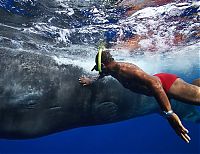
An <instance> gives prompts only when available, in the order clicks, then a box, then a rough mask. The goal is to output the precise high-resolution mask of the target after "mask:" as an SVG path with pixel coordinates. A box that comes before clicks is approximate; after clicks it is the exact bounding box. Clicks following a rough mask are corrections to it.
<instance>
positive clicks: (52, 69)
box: [0, 49, 200, 139]
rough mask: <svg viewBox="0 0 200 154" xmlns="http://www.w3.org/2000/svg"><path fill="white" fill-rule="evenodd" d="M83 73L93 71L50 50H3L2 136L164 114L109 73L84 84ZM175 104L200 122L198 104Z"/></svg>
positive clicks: (184, 115)
mask: <svg viewBox="0 0 200 154" xmlns="http://www.w3.org/2000/svg"><path fill="white" fill-rule="evenodd" d="M83 75H90V74H89V73H88V72H87V71H85V70H84V69H83V68H82V67H81V66H76V65H72V64H67V65H64V64H58V63H57V62H56V61H55V59H54V58H52V56H49V55H45V54H39V53H31V52H27V51H14V50H8V49H2V50H0V138H3V139H31V138H38V137H42V136H46V135H50V134H54V133H58V132H62V131H66V130H70V129H73V128H80V127H88V126H94V125H103V124H108V123H114V122H120V121H124V120H128V119H131V118H137V117H140V116H145V115H149V114H155V113H157V114H158V115H161V111H160V108H159V106H158V104H157V102H156V100H155V99H154V98H153V97H147V96H145V95H140V94H136V93H133V92H131V91H129V90H127V89H125V88H124V87H123V86H122V85H121V84H120V83H119V82H118V81H117V80H115V79H114V78H112V77H110V76H108V77H105V78H103V79H100V80H97V81H96V82H95V83H94V84H92V85H91V86H87V87H83V86H82V85H81V84H80V83H79V82H78V79H79V77H80V76H83ZM172 108H173V110H174V111H175V112H176V113H177V114H178V115H179V116H180V118H181V119H183V120H186V121H190V122H194V123H199V122H200V112H199V111H198V108H197V107H195V106H193V105H188V104H184V103H181V102H176V101H173V100H172ZM161 118H162V117H161Z"/></svg>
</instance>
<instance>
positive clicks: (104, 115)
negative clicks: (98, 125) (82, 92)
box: [94, 102, 118, 122]
mask: <svg viewBox="0 0 200 154" xmlns="http://www.w3.org/2000/svg"><path fill="white" fill-rule="evenodd" d="M117 112H118V106H117V105H116V104H115V103H113V102H102V103H100V104H98V105H97V106H95V110H94V118H95V121H96V122H111V121H114V120H115V119H116V118H117Z"/></svg>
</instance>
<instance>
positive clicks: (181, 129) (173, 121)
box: [167, 113, 191, 143]
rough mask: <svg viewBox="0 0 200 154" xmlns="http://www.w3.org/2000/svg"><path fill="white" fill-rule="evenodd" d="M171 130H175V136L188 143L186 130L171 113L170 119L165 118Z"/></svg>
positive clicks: (188, 138)
mask: <svg viewBox="0 0 200 154" xmlns="http://www.w3.org/2000/svg"><path fill="white" fill-rule="evenodd" d="M167 120H168V121H169V123H170V125H171V126H172V128H173V129H174V130H175V132H176V134H177V135H179V136H180V137H181V138H182V139H183V140H184V141H185V142H187V143H189V142H190V140H191V139H190V137H189V135H188V133H189V132H188V130H187V129H186V128H185V127H184V126H183V125H182V123H181V120H180V119H179V117H178V116H177V115H176V114H175V113H173V114H172V115H171V116H170V117H168V118H167Z"/></svg>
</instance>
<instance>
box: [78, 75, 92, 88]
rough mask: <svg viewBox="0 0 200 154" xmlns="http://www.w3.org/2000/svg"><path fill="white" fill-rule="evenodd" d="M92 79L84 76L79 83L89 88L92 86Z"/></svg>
mask: <svg viewBox="0 0 200 154" xmlns="http://www.w3.org/2000/svg"><path fill="white" fill-rule="evenodd" d="M92 81H93V80H92V79H90V78H88V77H85V76H82V77H80V78H79V83H80V84H82V85H83V86H88V85H90V84H92Z"/></svg>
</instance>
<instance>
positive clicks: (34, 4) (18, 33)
mask: <svg viewBox="0 0 200 154" xmlns="http://www.w3.org/2000/svg"><path fill="white" fill-rule="evenodd" d="M78 2H80V3H82V1H77V2H76V3H75V4H74V3H70V2H69V1H65V0H58V1H45V0H44V1H33V0H0V27H1V29H0V46H1V48H4V47H5V48H10V49H15V50H19V51H21V50H25V51H31V52H40V53H41V51H42V54H47V55H56V56H58V55H59V56H61V57H62V56H63V57H64V58H67V62H66V61H65V59H64V63H73V64H78V65H82V66H83V68H85V69H86V70H90V64H85V63H83V62H82V61H81V60H74V57H73V55H76V54H79V50H82V49H83V48H89V49H88V50H83V51H82V53H85V52H88V51H90V50H91V49H95V48H96V47H97V46H98V44H99V40H101V41H105V40H106V42H107V43H108V44H109V45H110V46H117V44H119V43H120V42H126V41H127V40H128V39H129V38H131V37H132V36H135V35H137V34H140V35H144V34H145V33H147V31H145V28H146V27H148V26H149V25H148V24H152V27H153V28H152V29H151V30H152V31H154V32H155V31H156V32H157V33H156V34H154V35H153V36H151V37H152V38H153V39H152V38H151V37H150V36H148V37H147V38H148V39H145V41H143V42H141V43H144V44H145V45H144V44H142V45H141V47H140V48H139V49H134V50H135V51H136V52H135V53H134V52H132V53H131V54H127V51H124V50H123V49H122V47H121V46H120V47H118V46H117V48H119V50H120V52H122V53H123V54H122V55H119V52H117V53H115V52H114V54H115V56H116V57H117V59H119V60H123V61H130V62H136V63H137V64H138V65H140V66H141V67H144V68H143V69H145V70H146V71H148V72H149V73H155V72H157V71H160V70H165V71H169V72H172V73H176V74H178V75H179V76H181V77H182V78H183V79H184V80H186V81H187V82H191V81H192V80H193V79H196V78H198V77H199V72H200V66H199V64H198V60H199V57H198V55H199V54H198V53H199V48H198V47H199V29H198V28H199V3H198V1H194V2H196V3H195V5H194V4H193V3H191V2H190V1H185V3H184V4H183V3H177V5H175V4H173V3H169V4H163V7H162V6H157V5H156V6H149V7H146V9H150V10H148V11H150V13H149V15H147V14H145V13H144V12H145V11H147V10H144V9H145V7H144V8H141V9H140V10H137V11H136V12H135V15H133V16H129V17H127V15H126V11H127V10H126V8H123V7H121V6H120V7H119V8H117V9H115V8H113V7H111V8H110V7H102V8H99V7H98V5H97V4H95V3H97V2H98V1H97V2H94V3H91V4H88V3H86V2H85V3H86V4H84V6H82V7H78V6H79V5H78V4H79V3H78ZM77 3H78V4H77ZM98 3H100V1H99V2H98ZM103 6H107V4H103ZM169 10H170V11H169ZM139 11H141V12H139ZM142 11H144V12H142ZM150 14H152V16H151V15H150ZM145 17H146V18H145ZM154 17H155V18H156V19H155V18H154ZM181 17H183V18H181ZM156 21H158V22H156ZM146 23H148V24H147V25H145V24H146ZM165 24H166V25H165ZM141 27H142V28H141ZM166 27H167V28H168V29H167V30H166ZM173 28H174V29H173ZM188 31H189V32H188ZM176 32H178V33H181V35H186V36H187V37H186V39H185V40H183V42H181V43H182V44H181V43H178V44H175V45H174V44H170V43H169V45H166V44H165V43H163V42H165V41H166V40H165V39H164V38H166V39H170V38H171V37H172V36H174V35H175V33H176ZM158 34H159V35H158ZM154 41H157V42H156V43H155V42H154ZM152 42H154V43H153V44H155V46H156V47H157V48H158V49H156V51H153V52H152V50H150V51H149V53H150V55H152V53H155V52H156V53H158V54H153V56H155V55H156V61H157V62H158V63H157V65H160V66H161V67H165V68H164V69H161V68H160V67H156V68H155V67H154V68H151V66H149V67H148V68H147V67H146V66H144V65H146V64H147V65H150V64H151V65H153V66H154V64H153V63H152V62H151V63H149V62H148V61H146V56H145V54H146V53H145V51H146V50H147V48H148V47H146V45H147V44H150V45H149V46H151V43H152ZM122 44H123V43H122ZM64 48H66V49H73V52H74V53H75V54H71V53H69V52H67V50H65V49H64ZM131 50H133V49H131ZM157 50H158V51H157ZM174 50H178V51H179V52H178V53H175V54H174V53H173V51H174ZM188 50H190V52H188ZM139 51H141V52H139ZM186 51H187V52H186ZM184 52H186V53H184ZM166 53H167V54H168V53H169V55H167V56H166V57H167V58H165V59H167V60H166V61H165V60H164V61H162V60H160V55H163V54H166ZM171 53H172V54H171ZM66 54H68V55H70V56H65V55H66ZM176 54H177V55H176ZM190 54H191V55H190ZM158 55H159V56H158ZM192 55H195V56H194V57H193V56H192ZM59 56H58V57H59ZM81 56H83V55H81V54H80V57H81ZM138 56H139V57H140V56H144V57H145V58H144V59H145V60H143V59H139V58H138ZM176 56H179V60H177V62H174V57H176ZM80 57H78V58H80ZM93 57H94V56H91V55H90V57H89V58H88V60H89V61H93ZM161 57H162V56H161ZM69 59H70V60H69ZM161 59H162V58H161ZM180 59H181V60H180ZM71 60H72V61H71ZM60 61H61V62H63V59H62V58H61V60H60ZM60 61H59V62H60ZM170 62H171V64H170ZM174 64H175V66H173V67H172V65H174ZM91 65H93V63H92V64H91ZM198 109H199V108H198ZM183 124H184V125H185V126H186V128H188V129H189V131H190V133H189V134H190V136H191V138H192V140H191V143H190V144H186V143H185V142H183V141H182V140H181V139H180V138H179V137H178V136H177V135H176V134H175V132H174V131H173V130H172V128H171V127H170V126H169V124H168V122H167V120H165V119H164V118H163V117H161V116H159V115H157V114H152V115H147V116H144V117H137V118H134V119H131V120H126V121H122V122H118V123H113V124H106V125H99V126H90V127H83V128H76V129H72V130H68V131H64V132H60V133H57V134H53V135H49V136H45V137H41V138H37V139H28V140H6V139H0V154H7V153H20V154H21V153H24V154H25V153H42V154H43V153H55V154H58V153H91V154H93V153H98V154H99V153H107V154H110V153H119V154H126V153H127V154H128V153H130V154H139V153H145V154H156V153H158V154H161V153H163V154H164V153H167V154H179V153H181V154H182V153H184V154H199V153H200V125H199V124H197V123H191V122H185V121H183Z"/></svg>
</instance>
